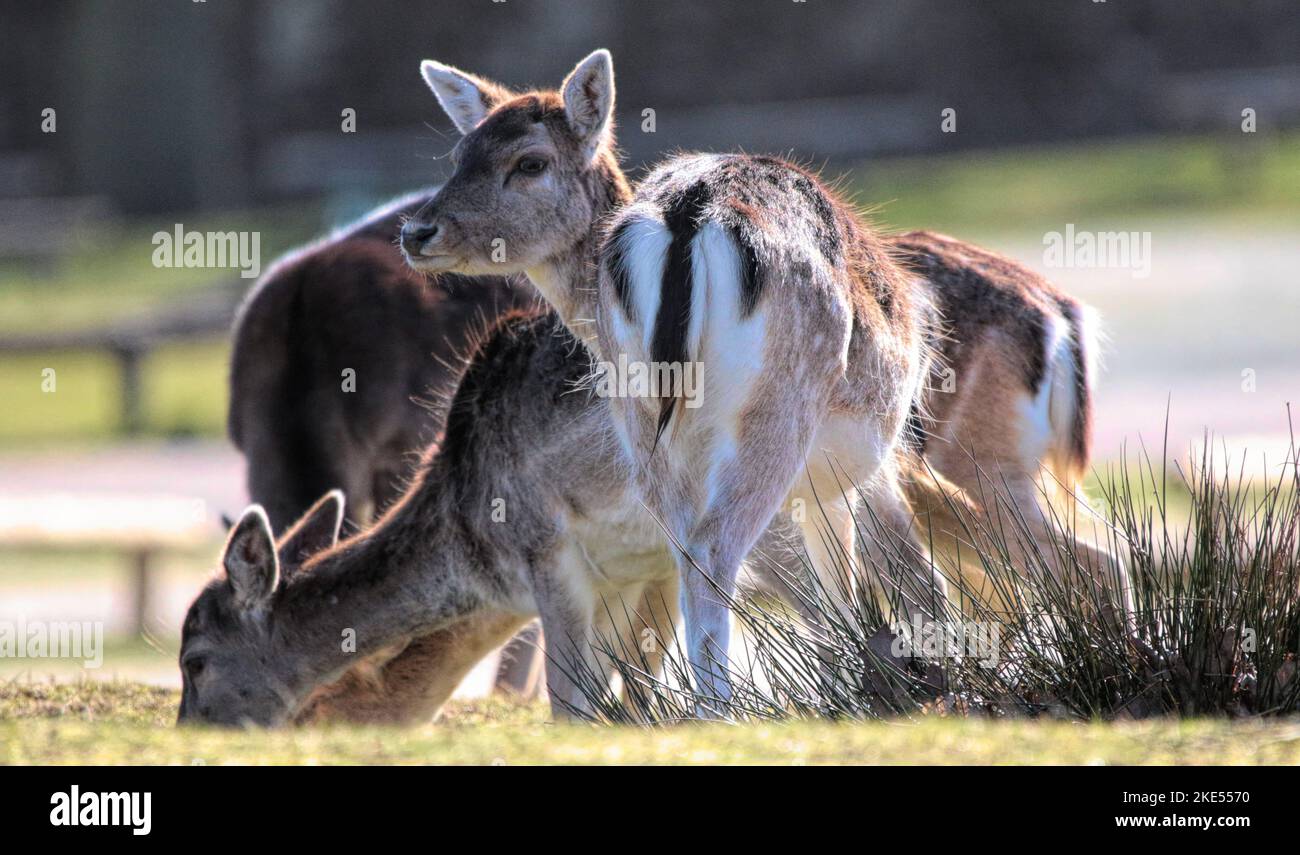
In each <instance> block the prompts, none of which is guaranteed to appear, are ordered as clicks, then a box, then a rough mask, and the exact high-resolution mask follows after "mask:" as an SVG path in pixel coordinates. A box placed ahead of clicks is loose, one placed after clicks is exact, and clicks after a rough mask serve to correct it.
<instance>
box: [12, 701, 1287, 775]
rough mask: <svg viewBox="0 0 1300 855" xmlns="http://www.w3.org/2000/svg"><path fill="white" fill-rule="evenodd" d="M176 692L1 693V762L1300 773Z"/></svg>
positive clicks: (1264, 752) (1042, 732)
mask: <svg viewBox="0 0 1300 855" xmlns="http://www.w3.org/2000/svg"><path fill="white" fill-rule="evenodd" d="M177 704H178V697H177V693H176V692H174V691H168V690H162V689H152V688H148V687H144V686H140V685H136V684H131V683H120V682H119V683H84V684H73V685H66V684H65V685H57V686H56V685H49V684H40V683H36V684H33V683H23V682H13V683H8V684H4V685H0V762H3V763H18V764H35V763H40V764H69V763H90V764H115V763H130V764H183V765H191V764H209V765H216V764H226V763H238V764H280V763H286V764H311V765H315V764H337V763H378V764H390V763H401V764H409V763H429V764H505V765H526V764H537V763H561V764H615V763H655V764H686V765H690V764H724V763H725V764H775V765H812V764H831V763H834V764H839V763H882V764H912V763H916V764H935V765H955V764H1016V763H1041V764H1062V763H1064V764H1171V763H1172V764H1216V763H1224V764H1228V763H1230V764H1255V763H1265V764H1278V763H1288V764H1295V763H1300V726H1297V725H1295V724H1284V723H1278V722H1274V723H1268V724H1264V723H1259V722H1237V723H1231V722H1225V721H1159V722H1141V723H1132V722H1130V723H1125V724H1067V723H1062V722H1026V721H1017V722H990V721H982V720H973V719H956V718H937V717H936V718H929V719H922V720H919V721H916V722H913V723H897V724H886V723H881V722H856V723H845V722H841V723H835V722H826V721H811V722H787V723H769V724H748V725H742V726H735V725H725V724H698V723H697V724H685V725H681V726H678V727H672V728H659V729H653V730H647V729H640V728H632V727H596V726H591V725H556V724H549V723H547V710H546V707H545V705H543V704H539V703H524V702H515V701H509V700H504V699H491V700H485V701H472V702H453V703H452V704H451V705H450V706H449V708H448V710H447V711H446V714H445V715H444V717H443V719H442V720H440V721H439V722H436V723H433V724H429V725H423V726H418V727H413V728H406V729H394V728H360V727H326V728H313V729H299V730H281V731H272V732H256V731H255V732H242V731H223V730H212V729H205V728H188V727H187V728H176V727H175V726H174V724H173V722H174V721H175V715H176V708H177Z"/></svg>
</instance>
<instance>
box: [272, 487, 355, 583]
mask: <svg viewBox="0 0 1300 855" xmlns="http://www.w3.org/2000/svg"><path fill="white" fill-rule="evenodd" d="M342 525H343V491H342V490H330V491H329V492H328V493H326V494H325V495H324V496H321V497H320V498H319V499H317V500H316V504H314V505H312V506H311V507H310V508H309V509H308V510H307V513H305V514H303V515H302V519H300V520H298V522H296V523H294V526H293V528H291V529H289V531H288V532H287V533H286V534H285V535H284V536H283V537H282V538H280V545H279V547H278V548H277V550H276V551H277V552H278V553H279V556H280V574H281V575H282V576H284V577H285V578H288V577H289V576H291V575H292V574H293V573H294V572H295V571H296V570H297V569H298V568H299V567H301V566H302V565H303V564H305V563H306V562H307V559H308V558H311V557H312V556H313V555H315V554H316V553H317V552H320V551H322V550H325V549H329V548H330V547H331V546H333V545H334V544H336V543H338V542H339V527H340V526H342Z"/></svg>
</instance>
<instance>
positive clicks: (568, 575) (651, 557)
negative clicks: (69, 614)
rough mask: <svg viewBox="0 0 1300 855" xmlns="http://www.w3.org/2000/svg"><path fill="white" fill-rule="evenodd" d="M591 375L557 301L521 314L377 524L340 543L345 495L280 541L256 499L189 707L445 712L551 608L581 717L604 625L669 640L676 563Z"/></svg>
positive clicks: (402, 716)
mask: <svg viewBox="0 0 1300 855" xmlns="http://www.w3.org/2000/svg"><path fill="white" fill-rule="evenodd" d="M591 373H592V362H591V358H590V355H589V354H588V352H587V351H586V349H585V348H584V347H583V346H582V345H581V344H580V343H579V342H578V341H577V340H576V339H574V338H573V337H572V336H570V335H569V333H568V331H567V330H566V329H565V328H564V327H563V326H562V325H561V324H560V323H559V322H558V320H556V319H555V317H554V316H553V315H548V316H546V317H541V318H525V319H515V320H511V321H509V322H508V323H507V324H506V325H505V326H504V327H503V328H502V329H501V330H499V331H498V332H496V333H495V334H493V335H492V336H491V337H490V338H488V340H487V341H486V342H485V343H484V344H483V345H482V347H481V348H479V349H478V350H477V351H476V354H475V356H474V357H473V360H472V362H471V364H470V367H469V368H468V370H467V371H466V373H465V375H464V377H463V379H462V380H461V382H460V384H459V386H458V387H457V389H456V390H455V393H454V395H452V396H451V397H450V400H449V403H448V404H447V417H446V428H445V431H444V436H443V441H442V442H441V443H440V444H439V445H437V446H431V447H430V449H429V451H428V453H427V455H426V457H425V459H424V461H423V463H422V465H421V467H420V469H419V471H418V473H417V474H416V475H415V476H414V480H413V483H412V484H411V486H410V488H409V489H408V491H407V492H406V493H405V495H404V496H403V497H402V498H401V499H400V500H399V501H398V502H397V503H396V504H395V505H393V506H392V507H391V508H390V509H389V510H388V511H387V512H386V513H385V514H384V516H383V517H381V518H380V519H379V520H378V521H377V522H376V523H375V524H374V525H372V526H371V527H370V528H368V529H366V530H365V531H363V532H361V533H360V534H358V535H357V536H355V537H353V538H351V539H348V540H345V541H342V542H340V543H337V544H336V545H333V546H330V547H329V548H324V549H322V548H321V547H322V546H328V544H330V543H332V542H333V539H334V537H336V535H337V531H338V524H339V520H340V519H341V515H342V496H341V494H338V493H333V494H331V495H329V496H327V497H326V498H325V499H322V500H321V501H320V502H319V503H318V504H317V505H316V506H315V507H314V508H313V509H312V510H311V511H309V513H308V514H307V516H306V518H305V519H304V520H303V521H302V522H301V523H299V524H298V525H297V526H296V527H295V528H294V529H292V530H291V531H290V532H289V534H288V535H286V537H285V538H284V540H282V541H281V543H280V544H278V546H277V544H276V543H275V541H274V539H273V536H272V533H271V528H270V526H269V523H268V520H267V517H266V514H265V512H264V511H263V510H262V509H261V508H260V507H257V506H253V507H251V508H250V509H249V510H248V511H246V512H245V513H244V515H243V516H242V518H241V519H240V520H239V521H238V523H236V525H235V526H234V527H233V528H232V530H231V532H230V535H229V539H228V541H227V544H226V547H225V550H224V552H223V557H222V564H223V568H224V572H223V573H222V574H221V575H219V576H218V577H217V578H216V579H214V580H213V581H212V582H210V583H209V584H208V585H207V586H206V587H205V588H204V590H203V591H202V592H201V593H200V594H199V596H198V597H197V598H196V599H195V601H194V603H193V604H192V605H191V606H190V609H189V611H188V613H187V615H186V618H185V622H184V625H183V629H182V639H181V653H180V663H181V671H182V682H183V690H182V703H181V710H180V720H181V721H206V722H213V723H222V724H243V723H253V724H259V725H267V726H269V725H277V724H281V723H285V722H288V721H291V720H295V719H297V720H303V719H308V720H316V719H321V718H325V719H337V718H347V719H353V720H366V721H375V720H388V721H419V720H427V719H428V718H429V717H431V716H433V715H434V714H436V712H437V710H438V709H439V708H440V707H441V706H442V704H443V703H444V702H445V700H446V699H447V697H448V696H449V695H450V694H451V692H452V690H453V689H454V688H455V687H456V685H457V684H458V683H459V682H460V680H461V678H462V677H463V676H464V675H465V673H466V672H468V670H469V669H470V668H471V667H472V666H473V665H474V664H475V663H477V662H478V661H479V660H481V659H482V658H483V656H485V655H486V654H487V653H488V652H490V651H491V650H492V649H494V648H495V647H497V646H498V645H500V644H501V643H502V642H503V641H504V640H505V639H507V638H509V637H510V635H511V634H512V633H514V632H515V631H516V630H517V629H518V628H519V627H520V626H521V625H523V624H524V623H525V622H527V621H529V620H531V619H533V618H535V617H538V616H540V617H541V620H542V625H543V628H544V631H545V635H546V640H547V653H548V655H547V683H548V692H549V694H550V697H551V703H552V708H553V710H554V711H555V713H556V714H557V715H558V716H561V717H563V716H567V715H571V714H574V713H583V712H586V711H589V710H590V706H589V701H588V698H587V696H586V695H585V694H584V693H583V692H582V691H581V690H580V688H579V686H578V685H577V678H578V677H579V676H580V673H579V672H581V671H583V670H588V671H589V672H590V673H592V674H599V673H600V671H601V670H602V669H605V670H606V671H607V670H608V664H607V663H605V664H602V663H601V662H599V661H598V656H597V654H596V653H595V648H594V646H593V645H594V644H595V636H596V635H598V634H607V635H614V636H617V637H619V638H621V639H623V641H621V642H620V643H630V644H632V645H634V646H639V645H640V644H641V642H642V641H643V640H644V637H643V633H644V631H645V630H646V629H651V630H652V631H654V632H655V633H656V634H657V635H658V639H659V640H658V641H657V644H658V645H659V646H660V647H663V646H666V645H668V644H671V640H670V638H669V635H670V633H671V629H670V627H671V626H672V624H673V621H674V618H675V604H676V602H677V596H676V584H677V579H676V570H675V568H674V565H673V561H672V559H671V557H670V556H669V554H668V551H667V549H666V547H665V544H664V542H663V538H662V536H661V535H660V533H659V531H658V529H657V527H656V525H655V523H654V521H653V520H652V519H651V518H650V517H649V515H648V514H646V513H645V510H644V508H643V507H642V506H641V505H640V503H639V502H638V501H637V499H636V496H635V493H634V491H633V490H632V487H631V484H632V480H631V476H630V466H629V464H628V461H627V459H626V458H625V457H624V456H623V454H622V447H621V445H620V444H619V443H618V441H617V439H616V437H615V434H614V429H613V425H612V423H611V420H610V408H609V407H608V405H607V403H606V402H605V401H604V400H603V399H600V398H598V397H596V396H595V395H594V394H593V390H592V389H591V386H590V378H591ZM774 537H779V535H774ZM781 549H782V546H781V544H780V543H779V541H777V542H774V543H773V550H774V552H776V553H779V552H780V551H781ZM305 556H310V557H305ZM794 569H796V571H797V568H794ZM637 603H642V604H644V605H643V607H642V608H641V609H639V610H638V609H637V605H636V604H637ZM625 609H626V611H625ZM660 652H662V650H660Z"/></svg>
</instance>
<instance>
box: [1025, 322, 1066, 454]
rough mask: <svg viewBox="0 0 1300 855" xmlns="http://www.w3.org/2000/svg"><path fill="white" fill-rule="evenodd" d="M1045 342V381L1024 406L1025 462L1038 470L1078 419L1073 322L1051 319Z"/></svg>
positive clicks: (1043, 380)
mask: <svg viewBox="0 0 1300 855" xmlns="http://www.w3.org/2000/svg"><path fill="white" fill-rule="evenodd" d="M1044 334H1045V336H1044V337H1045V340H1044V342H1043V379H1042V381H1041V382H1040V383H1039V386H1038V390H1037V391H1036V392H1035V393H1034V395H1033V397H1032V398H1028V399H1026V400H1025V402H1024V403H1023V404H1022V405H1021V418H1020V422H1021V428H1022V433H1021V436H1020V455H1021V460H1022V461H1023V462H1025V463H1026V464H1029V465H1030V469H1029V471H1031V472H1032V471H1035V470H1036V468H1037V466H1038V461H1041V460H1043V459H1044V458H1045V457H1046V456H1047V452H1048V450H1049V449H1050V448H1052V447H1053V445H1054V444H1055V443H1054V442H1053V439H1054V438H1056V437H1060V436H1068V435H1069V431H1070V426H1071V423H1072V422H1073V420H1074V357H1073V355H1072V354H1071V352H1070V322H1069V321H1068V320H1066V319H1065V318H1064V317H1062V316H1060V315H1057V314H1053V315H1049V316H1048V317H1047V328H1046V329H1045V330H1044Z"/></svg>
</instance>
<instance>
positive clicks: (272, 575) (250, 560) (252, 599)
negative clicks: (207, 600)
mask: <svg viewBox="0 0 1300 855" xmlns="http://www.w3.org/2000/svg"><path fill="white" fill-rule="evenodd" d="M221 563H222V564H223V565H224V566H225V568H226V578H228V579H229V580H230V587H231V588H233V589H234V592H235V604H236V605H238V606H239V607H240V608H242V609H246V610H247V609H254V608H257V607H259V606H263V605H265V604H266V603H267V601H269V600H270V599H271V594H272V593H274V592H275V586H276V585H277V584H278V583H279V580H280V563H279V561H278V560H277V559H276V557H275V541H274V540H273V539H272V537H271V523H270V521H269V520H268V519H267V518H266V511H264V510H262V507H261V505H253V506H252V507H250V508H249V509H248V510H246V511H244V515H243V516H242V517H240V518H239V522H237V523H235V527H234V528H233V529H231V531H230V538H229V539H228V540H227V541H226V550H225V552H224V553H223V555H222V558H221Z"/></svg>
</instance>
